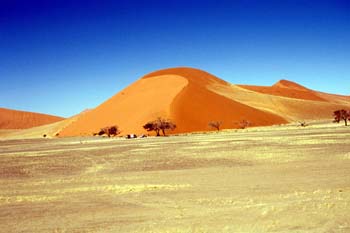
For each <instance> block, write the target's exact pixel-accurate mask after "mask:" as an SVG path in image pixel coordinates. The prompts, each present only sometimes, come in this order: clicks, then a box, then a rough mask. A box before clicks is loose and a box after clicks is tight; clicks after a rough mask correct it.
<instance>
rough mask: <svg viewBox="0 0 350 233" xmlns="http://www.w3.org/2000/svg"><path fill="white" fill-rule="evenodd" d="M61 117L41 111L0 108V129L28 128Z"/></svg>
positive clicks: (57, 119)
mask: <svg viewBox="0 0 350 233" xmlns="http://www.w3.org/2000/svg"><path fill="white" fill-rule="evenodd" d="M63 119H64V118H62V117H57V116H51V115H46V114H41V113H34V112H25V111H18V110H11V109H6V108H0V129H28V128H32V127H35V126H40V125H46V124H50V123H54V122H57V121H61V120H63Z"/></svg>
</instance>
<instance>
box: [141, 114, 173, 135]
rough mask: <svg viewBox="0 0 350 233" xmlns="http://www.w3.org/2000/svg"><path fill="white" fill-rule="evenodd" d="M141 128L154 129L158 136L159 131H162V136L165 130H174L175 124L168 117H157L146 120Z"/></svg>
mask: <svg viewBox="0 0 350 233" xmlns="http://www.w3.org/2000/svg"><path fill="white" fill-rule="evenodd" d="M143 128H144V129H145V130H147V131H155V132H156V134H157V136H160V131H162V133H163V136H166V135H165V131H166V130H174V129H175V128H176V125H175V123H173V122H172V121H171V120H169V119H163V118H161V117H158V118H157V119H156V120H154V121H150V122H147V123H146V124H145V125H144V126H143Z"/></svg>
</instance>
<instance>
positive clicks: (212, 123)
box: [208, 121, 222, 131]
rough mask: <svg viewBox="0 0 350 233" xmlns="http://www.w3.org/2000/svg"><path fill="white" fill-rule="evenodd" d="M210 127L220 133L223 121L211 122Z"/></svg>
mask: <svg viewBox="0 0 350 233" xmlns="http://www.w3.org/2000/svg"><path fill="white" fill-rule="evenodd" d="M208 125H209V126H210V127H212V128H214V129H216V130H217V131H220V127H221V125H222V122H221V121H211V122H209V123H208Z"/></svg>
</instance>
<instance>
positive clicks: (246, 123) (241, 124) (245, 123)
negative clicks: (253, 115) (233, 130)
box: [238, 120, 251, 129]
mask: <svg viewBox="0 0 350 233" xmlns="http://www.w3.org/2000/svg"><path fill="white" fill-rule="evenodd" d="M238 126H239V128H240V129H245V128H247V127H249V126H251V123H250V121H247V120H242V121H241V122H239V123H238Z"/></svg>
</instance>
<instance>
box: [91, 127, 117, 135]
mask: <svg viewBox="0 0 350 233" xmlns="http://www.w3.org/2000/svg"><path fill="white" fill-rule="evenodd" d="M118 134H120V131H119V128H118V126H116V125H114V126H108V127H104V128H102V129H101V130H100V131H99V132H98V133H97V134H96V133H95V134H94V135H99V136H102V135H107V136H108V137H111V136H117V135H118Z"/></svg>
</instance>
